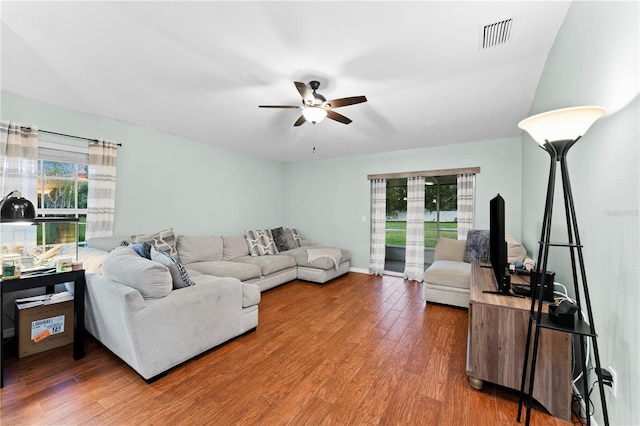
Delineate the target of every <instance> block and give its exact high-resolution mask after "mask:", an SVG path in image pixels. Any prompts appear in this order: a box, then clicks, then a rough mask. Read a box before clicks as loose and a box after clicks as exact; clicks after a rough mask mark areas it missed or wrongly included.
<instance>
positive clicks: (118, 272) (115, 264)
mask: <svg viewBox="0 0 640 426" xmlns="http://www.w3.org/2000/svg"><path fill="white" fill-rule="evenodd" d="M102 275H103V276H104V277H105V278H107V279H110V280H112V281H116V282H118V283H120V284H124V285H126V286H129V287H132V288H135V289H136V290H138V291H139V292H140V295H141V296H142V297H143V298H145V299H158V298H161V297H165V296H167V295H168V294H169V293H171V289H172V288H173V285H172V283H171V274H170V273H169V271H168V270H167V268H166V267H165V266H163V265H161V264H159V263H158V262H152V261H150V260H149V259H145V258H144V257H142V256H138V254H137V253H136V252H135V251H133V249H132V248H131V247H116V248H115V249H113V250H111V251H110V252H109V254H108V255H106V256H105V258H104V261H103V262H102Z"/></svg>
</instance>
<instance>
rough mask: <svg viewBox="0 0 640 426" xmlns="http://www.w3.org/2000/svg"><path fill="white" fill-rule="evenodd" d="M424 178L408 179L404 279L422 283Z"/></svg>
mask: <svg viewBox="0 0 640 426" xmlns="http://www.w3.org/2000/svg"><path fill="white" fill-rule="evenodd" d="M424 181H425V179H424V177H423V176H419V177H413V178H409V179H407V240H406V254H405V262H404V263H405V267H404V277H405V278H406V279H408V280H413V281H422V279H423V275H424Z"/></svg>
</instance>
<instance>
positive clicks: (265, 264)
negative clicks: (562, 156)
mask: <svg viewBox="0 0 640 426" xmlns="http://www.w3.org/2000/svg"><path fill="white" fill-rule="evenodd" d="M232 262H236V263H242V264H247V265H256V266H259V267H260V269H261V271H262V276H265V277H267V276H269V275H271V274H274V273H276V272H280V271H283V270H285V269H289V268H295V267H296V260H295V259H294V258H293V257H291V256H280V255H277V254H275V255H270V256H240V257H236V258H235V259H233V260H232Z"/></svg>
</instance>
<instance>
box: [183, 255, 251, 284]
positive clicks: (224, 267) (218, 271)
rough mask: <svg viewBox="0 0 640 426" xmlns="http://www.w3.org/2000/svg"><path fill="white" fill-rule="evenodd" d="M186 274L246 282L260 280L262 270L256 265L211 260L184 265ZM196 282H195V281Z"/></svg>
mask: <svg viewBox="0 0 640 426" xmlns="http://www.w3.org/2000/svg"><path fill="white" fill-rule="evenodd" d="M185 268H186V269H187V272H188V273H189V275H190V276H191V271H197V272H200V273H201V274H204V275H213V276H216V277H232V278H237V279H239V280H240V281H248V280H252V279H254V278H260V276H261V275H262V269H261V268H260V267H259V266H257V265H250V264H247V263H236V262H229V261H226V260H211V261H209V262H195V263H190V264H188V265H185ZM196 282H197V280H196Z"/></svg>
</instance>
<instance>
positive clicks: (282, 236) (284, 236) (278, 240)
mask: <svg viewBox="0 0 640 426" xmlns="http://www.w3.org/2000/svg"><path fill="white" fill-rule="evenodd" d="M271 235H272V236H273V241H274V242H275V244H276V247H277V248H278V251H287V250H291V249H294V248H298V247H299V246H298V244H297V243H296V240H295V238H294V237H293V232H292V231H291V229H289V228H282V227H280V228H274V229H272V230H271Z"/></svg>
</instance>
